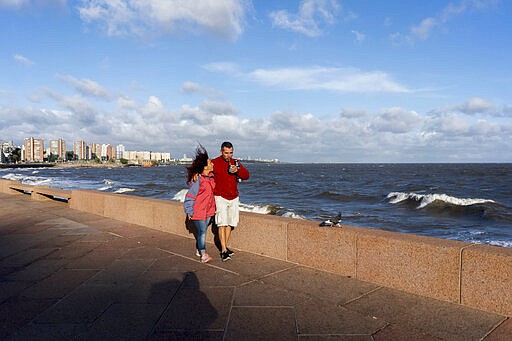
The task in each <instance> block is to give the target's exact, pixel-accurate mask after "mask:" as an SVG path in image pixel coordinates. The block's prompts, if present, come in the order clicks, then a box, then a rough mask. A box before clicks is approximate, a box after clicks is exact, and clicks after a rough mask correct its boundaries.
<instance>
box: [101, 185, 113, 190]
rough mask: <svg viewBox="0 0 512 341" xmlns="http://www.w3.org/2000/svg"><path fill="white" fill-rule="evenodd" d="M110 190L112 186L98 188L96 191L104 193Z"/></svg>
mask: <svg viewBox="0 0 512 341" xmlns="http://www.w3.org/2000/svg"><path fill="white" fill-rule="evenodd" d="M111 188H112V186H103V187H100V188H98V191H106V190H108V189H111Z"/></svg>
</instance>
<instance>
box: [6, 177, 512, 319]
mask: <svg viewBox="0 0 512 341" xmlns="http://www.w3.org/2000/svg"><path fill="white" fill-rule="evenodd" d="M32 187H33V188H28V190H27V186H26V185H22V184H20V183H19V182H17V181H10V180H1V181H0V191H2V192H4V193H10V194H17V195H26V196H27V197H28V195H30V198H32V199H35V200H51V198H52V196H56V198H57V199H59V200H61V199H63V198H62V196H64V195H63V194H66V193H68V192H66V191H64V192H61V190H55V189H51V188H48V187H36V186H32ZM16 188H17V189H16ZM20 188H21V189H23V190H20ZM64 199H66V200H67V205H69V207H70V208H71V209H74V210H77V211H84V212H89V213H94V214H97V215H101V216H105V217H109V218H112V219H116V220H120V221H126V222H129V223H132V224H138V225H142V226H146V227H149V228H153V229H157V230H161V231H165V232H169V233H174V234H177V235H181V236H184V237H188V238H193V235H192V234H191V233H190V232H189V230H187V228H186V227H185V220H186V219H185V218H186V217H185V213H184V211H183V205H182V204H181V203H178V202H173V201H167V200H156V199H147V198H142V197H136V196H130V195H123V194H112V193H103V192H99V191H87V190H74V191H70V195H68V197H67V198H64ZM66 200H61V201H66ZM63 205H65V204H63ZM77 214H79V213H78V212H77ZM208 241H210V242H213V235H212V234H211V233H208ZM230 244H231V246H232V247H233V248H236V249H240V250H243V251H247V252H252V253H256V254H260V255H264V256H268V257H272V258H277V259H281V260H285V261H289V262H293V263H297V264H301V265H305V266H309V267H313V268H316V269H320V270H325V271H329V272H332V273H336V274H340V275H343V276H350V277H353V278H357V279H360V280H363V281H367V282H371V283H375V284H379V285H382V286H384V287H390V288H395V289H399V290H403V291H406V292H410V293H414V294H418V295H423V296H427V297H431V298H436V299H440V300H444V301H449V302H453V303H459V304H462V305H465V306H469V307H473V308H478V309H481V310H485V311H490V312H494V313H499V314H503V315H507V316H512V249H510V248H504V247H497V246H490V245H480V244H472V243H466V242H460V241H453V240H444V239H437V238H430V237H423V236H415V235H411V234H403V233H396V232H388V231H382V230H375V229H367V228H360V227H354V226H343V227H341V228H336V227H335V228H329V227H319V226H318V222H313V221H308V220H300V219H292V218H285V217H278V216H271V215H262V214H256V213H248V212H241V214H240V224H239V226H238V228H237V229H236V231H235V232H234V233H233V234H232V235H231V240H230Z"/></svg>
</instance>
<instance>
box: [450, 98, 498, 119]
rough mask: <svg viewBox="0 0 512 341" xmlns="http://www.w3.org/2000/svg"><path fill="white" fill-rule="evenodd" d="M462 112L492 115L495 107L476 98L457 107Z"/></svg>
mask: <svg viewBox="0 0 512 341" xmlns="http://www.w3.org/2000/svg"><path fill="white" fill-rule="evenodd" d="M456 108H457V109H458V110H459V111H460V112H462V113H465V114H469V115H474V114H479V113H480V114H492V113H493V112H494V111H495V110H494V105H493V104H492V103H490V102H488V101H486V100H484V99H482V98H478V97H474V98H471V99H469V100H468V101H466V102H465V103H464V104H462V105H460V106H458V107H456Z"/></svg>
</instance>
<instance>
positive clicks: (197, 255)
mask: <svg viewBox="0 0 512 341" xmlns="http://www.w3.org/2000/svg"><path fill="white" fill-rule="evenodd" d="M196 257H201V252H199V250H197V249H196Z"/></svg>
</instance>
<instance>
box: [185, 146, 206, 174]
mask: <svg viewBox="0 0 512 341" xmlns="http://www.w3.org/2000/svg"><path fill="white" fill-rule="evenodd" d="M208 159H209V157H208V152H207V151H206V149H205V148H204V147H203V146H202V145H199V146H197V148H196V156H195V157H194V160H193V161H192V164H191V165H190V166H188V167H187V182H191V181H192V178H193V177H194V175H195V174H201V173H202V172H203V170H204V167H206V166H207V165H208Z"/></svg>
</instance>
